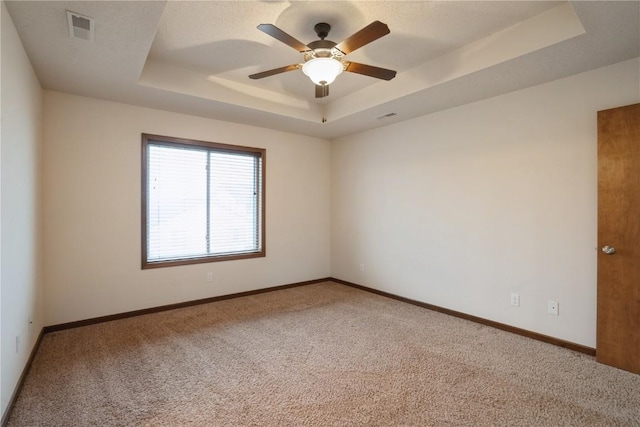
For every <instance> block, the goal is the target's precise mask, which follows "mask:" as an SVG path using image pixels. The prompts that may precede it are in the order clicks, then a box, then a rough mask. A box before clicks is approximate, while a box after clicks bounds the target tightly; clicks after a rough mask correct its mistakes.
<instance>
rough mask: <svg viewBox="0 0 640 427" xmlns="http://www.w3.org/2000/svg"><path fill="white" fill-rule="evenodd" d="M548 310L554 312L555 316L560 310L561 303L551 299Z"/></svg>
mask: <svg viewBox="0 0 640 427" xmlns="http://www.w3.org/2000/svg"><path fill="white" fill-rule="evenodd" d="M547 309H548V310H547V312H548V313H549V314H552V315H554V316H557V315H558V314H559V312H560V304H558V303H557V302H556V301H551V300H550V301H549V302H548V304H547Z"/></svg>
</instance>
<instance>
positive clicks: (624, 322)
mask: <svg viewBox="0 0 640 427" xmlns="http://www.w3.org/2000/svg"><path fill="white" fill-rule="evenodd" d="M598 244H599V245H600V250H599V251H598V321H597V338H596V359H597V360H598V362H601V363H605V364H607V365H611V366H615V367H617V368H620V369H624V370H627V371H631V372H635V373H640V104H635V105H629V106H626V107H620V108H614V109H611V110H605V111H599V112H598ZM612 248H615V249H612ZM614 251H615V252H614ZM606 252H609V254H607V253H606Z"/></svg>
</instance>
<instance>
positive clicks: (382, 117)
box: [376, 113, 398, 120]
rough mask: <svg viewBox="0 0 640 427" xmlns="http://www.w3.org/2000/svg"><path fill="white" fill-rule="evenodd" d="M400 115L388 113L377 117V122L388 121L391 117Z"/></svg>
mask: <svg viewBox="0 0 640 427" xmlns="http://www.w3.org/2000/svg"><path fill="white" fill-rule="evenodd" d="M397 115H398V114H396V113H387V114H383V115H381V116H379V117H376V119H377V120H382V119H388V118H389V117H393V116H397Z"/></svg>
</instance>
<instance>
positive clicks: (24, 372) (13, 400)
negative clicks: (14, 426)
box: [0, 328, 44, 427]
mask: <svg viewBox="0 0 640 427" xmlns="http://www.w3.org/2000/svg"><path fill="white" fill-rule="evenodd" d="M43 335H44V328H42V329H40V333H39V334H38V339H37V340H36V343H35V344H34V346H33V348H32V349H31V354H29V359H28V360H27V364H26V365H25V366H24V369H23V370H22V374H20V378H19V379H18V384H17V385H16V388H15V389H14V390H13V393H12V394H11V399H9V403H8V404H7V410H6V411H5V412H4V414H2V422H1V423H0V425H1V426H2V427H5V426H6V425H7V423H8V422H9V417H10V416H11V411H13V405H15V403H16V400H17V399H18V395H20V390H22V386H23V385H24V380H25V378H27V374H28V373H29V370H30V369H31V364H32V363H33V359H34V358H35V357H36V353H37V352H38V349H39V348H40V342H42V337H43Z"/></svg>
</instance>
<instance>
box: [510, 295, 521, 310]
mask: <svg viewBox="0 0 640 427" xmlns="http://www.w3.org/2000/svg"><path fill="white" fill-rule="evenodd" d="M511 305H513V306H516V307H520V295H518V294H513V293H512V294H511Z"/></svg>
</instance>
